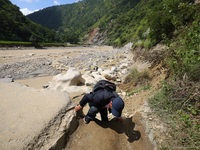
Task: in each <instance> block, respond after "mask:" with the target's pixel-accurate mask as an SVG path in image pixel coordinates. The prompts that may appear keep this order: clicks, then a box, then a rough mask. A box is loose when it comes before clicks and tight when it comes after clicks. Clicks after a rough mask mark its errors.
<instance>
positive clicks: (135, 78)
mask: <svg viewBox="0 0 200 150" xmlns="http://www.w3.org/2000/svg"><path fill="white" fill-rule="evenodd" d="M129 72H130V74H129V75H128V76H126V78H125V81H124V83H125V84H127V85H126V86H125V87H124V91H125V92H128V94H127V96H130V95H132V94H134V93H137V92H140V91H142V90H149V89H150V88H151V84H150V83H149V81H150V77H149V71H147V70H144V71H142V72H138V71H137V69H132V70H130V71H129Z"/></svg>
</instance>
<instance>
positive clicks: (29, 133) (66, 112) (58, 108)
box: [0, 82, 78, 150]
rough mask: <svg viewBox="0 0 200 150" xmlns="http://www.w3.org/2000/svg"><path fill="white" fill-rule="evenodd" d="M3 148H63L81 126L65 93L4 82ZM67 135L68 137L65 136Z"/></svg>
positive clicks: (0, 130) (0, 126) (0, 125)
mask: <svg viewBox="0 0 200 150" xmlns="http://www.w3.org/2000/svg"><path fill="white" fill-rule="evenodd" d="M0 89H1V90H0V95H1V98H0V103H1V105H0V120H1V122H0V149H5V150H13V149H18V150H22V149H41V150H47V149H61V148H58V147H62V148H63V147H64V146H65V144H66V141H65V140H64V139H65V138H66V137H67V136H68V134H70V133H72V132H73V131H74V130H75V129H76V127H77V126H78V124H77V121H76V119H75V118H76V115H75V113H74V110H73V109H74V107H75V104H74V103H72V102H71V100H70V98H69V96H68V94H67V93H65V92H61V91H52V90H37V89H34V88H29V87H27V86H25V85H22V84H18V83H14V82H12V83H2V82H0ZM63 138H64V139H63Z"/></svg>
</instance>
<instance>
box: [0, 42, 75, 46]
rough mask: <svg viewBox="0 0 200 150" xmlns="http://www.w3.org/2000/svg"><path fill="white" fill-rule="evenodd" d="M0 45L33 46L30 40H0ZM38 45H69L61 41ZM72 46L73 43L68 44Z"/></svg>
mask: <svg viewBox="0 0 200 150" xmlns="http://www.w3.org/2000/svg"><path fill="white" fill-rule="evenodd" d="M0 46H1V47H14V46H20V47H23V46H35V45H34V44H33V43H32V42H20V41H0ZM39 46H44V47H45V46H55V47H57V46H69V45H68V44H63V43H39ZM70 46H74V45H70Z"/></svg>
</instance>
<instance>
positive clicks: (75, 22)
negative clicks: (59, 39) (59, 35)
mask: <svg viewBox="0 0 200 150" xmlns="http://www.w3.org/2000/svg"><path fill="white" fill-rule="evenodd" d="M139 2H140V0H134V1H130V0H83V1H80V2H78V3H73V4H66V5H61V6H53V7H48V8H45V9H42V10H40V11H37V12H34V13H33V14H30V15H28V16H27V17H28V18H30V19H31V20H32V21H34V22H36V23H38V24H41V25H43V26H46V27H48V28H50V29H55V30H59V31H60V32H64V33H73V34H76V35H78V36H82V37H83V36H84V34H85V33H88V32H89V31H90V30H91V29H92V28H91V27H92V26H93V25H94V24H96V23H98V22H101V24H100V26H99V28H100V29H101V30H103V29H106V28H107V26H108V24H109V23H110V21H111V20H114V19H116V18H118V17H119V16H120V15H122V14H125V13H127V12H128V11H129V10H131V9H132V8H134V7H135V6H136V5H137V4H138V3H139ZM107 15H109V16H107ZM120 21H122V22H123V20H120ZM97 26H98V25H97Z"/></svg>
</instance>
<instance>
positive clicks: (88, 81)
mask: <svg viewBox="0 0 200 150" xmlns="http://www.w3.org/2000/svg"><path fill="white" fill-rule="evenodd" d="M82 77H83V79H84V80H85V85H86V86H94V85H95V84H96V83H97V81H96V80H95V79H94V78H93V77H92V76H90V75H87V74H84V75H83V76H82Z"/></svg>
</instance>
